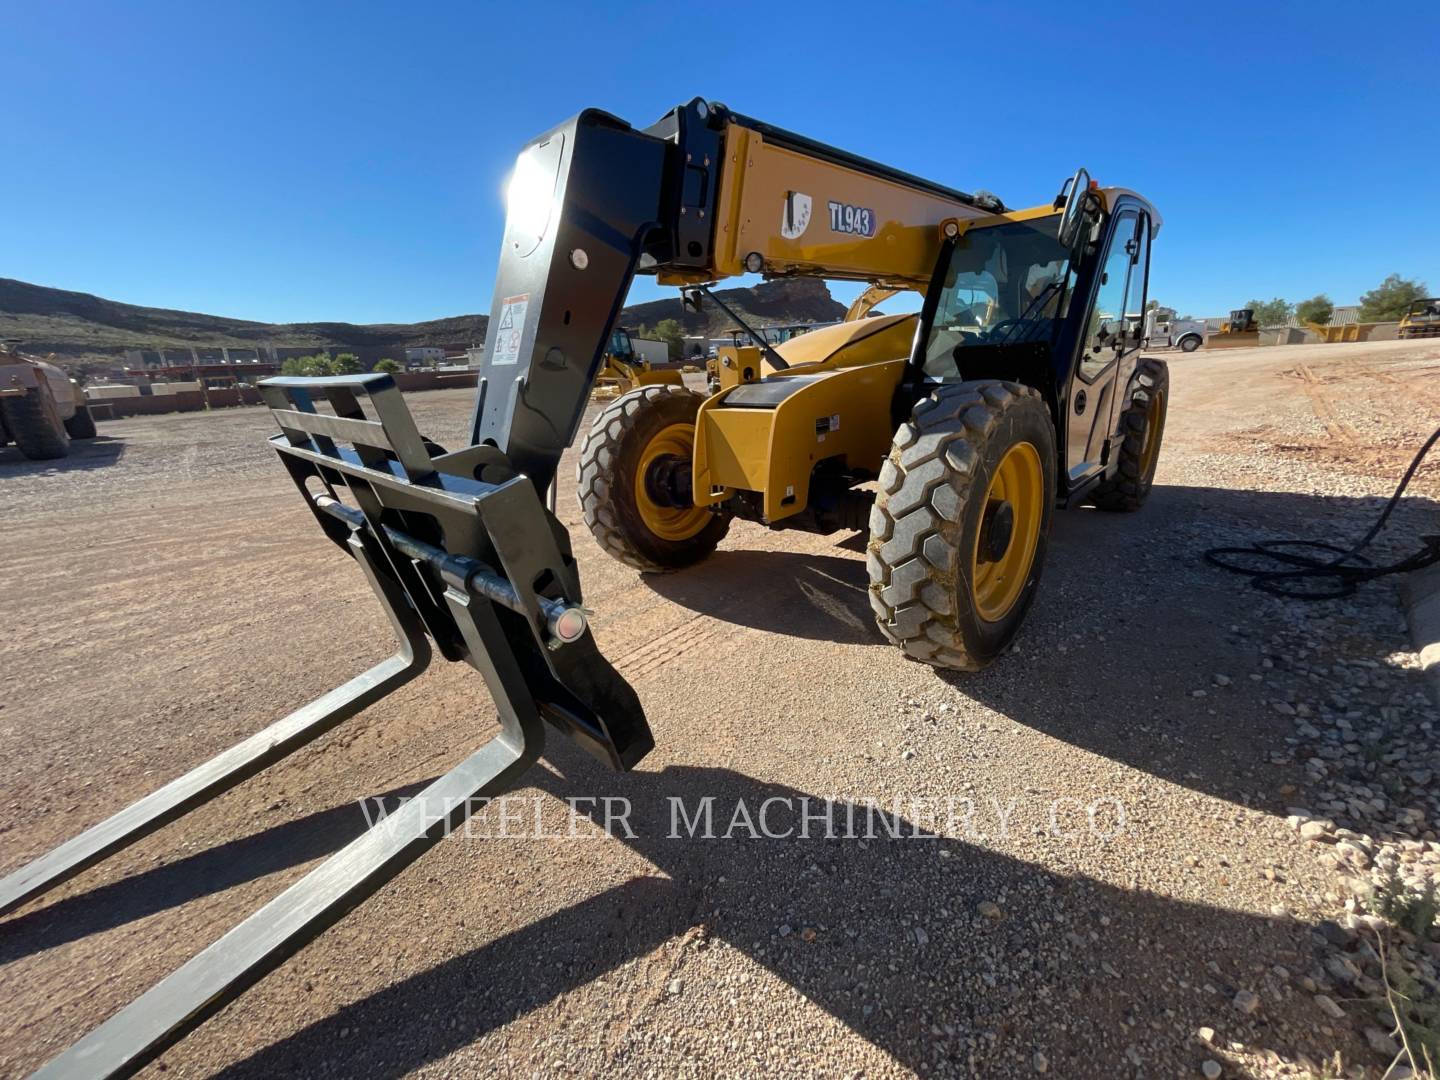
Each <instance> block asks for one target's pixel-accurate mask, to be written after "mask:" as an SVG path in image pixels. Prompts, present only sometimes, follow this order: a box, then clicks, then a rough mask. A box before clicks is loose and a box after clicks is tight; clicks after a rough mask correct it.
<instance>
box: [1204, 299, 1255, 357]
mask: <svg viewBox="0 0 1440 1080" xmlns="http://www.w3.org/2000/svg"><path fill="white" fill-rule="evenodd" d="M1259 344H1260V326H1259V324H1257V323H1256V322H1255V312H1254V310H1253V309H1252V308H1239V309H1237V310H1235V311H1232V312H1230V318H1228V319H1226V320H1225V321H1224V322H1223V323H1221V324H1220V330H1219V332H1218V333H1215V334H1211V335H1210V336H1209V337H1207V338H1206V339H1205V347H1206V348H1207V349H1249V348H1253V347H1254V346H1256V345H1259Z"/></svg>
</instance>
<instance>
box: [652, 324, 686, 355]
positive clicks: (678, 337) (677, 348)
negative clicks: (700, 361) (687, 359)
mask: <svg viewBox="0 0 1440 1080" xmlns="http://www.w3.org/2000/svg"><path fill="white" fill-rule="evenodd" d="M655 336H656V337H657V338H659V339H660V340H661V341H663V342H665V346H666V348H667V349H669V351H670V359H671V360H679V359H680V357H682V356H684V355H685V331H684V330H683V329H682V328H681V326H680V323H679V321H678V320H675V319H661V320H660V321H659V322H658V323H656V324H655Z"/></svg>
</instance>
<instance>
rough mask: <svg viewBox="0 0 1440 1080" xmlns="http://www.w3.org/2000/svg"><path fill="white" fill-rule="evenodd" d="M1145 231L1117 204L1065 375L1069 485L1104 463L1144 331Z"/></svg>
mask: <svg viewBox="0 0 1440 1080" xmlns="http://www.w3.org/2000/svg"><path fill="white" fill-rule="evenodd" d="M1148 233H1149V230H1148V228H1147V227H1146V222H1145V215H1144V214H1142V213H1140V211H1138V210H1136V209H1133V208H1130V209H1121V210H1120V211H1119V212H1118V213H1117V214H1116V215H1115V216H1114V217H1113V218H1112V219H1111V222H1110V235H1109V239H1108V241H1107V246H1106V248H1105V255H1104V258H1103V261H1102V262H1101V265H1100V271H1099V280H1098V282H1097V284H1096V287H1095V290H1094V300H1093V302H1092V303H1091V305H1090V310H1089V312H1088V313H1087V315H1086V319H1085V322H1084V324H1083V329H1082V331H1081V335H1080V342H1079V345H1078V348H1079V356H1078V357H1077V358H1076V362H1075V367H1074V375H1073V376H1072V379H1071V387H1070V399H1069V410H1068V411H1069V416H1068V419H1067V422H1066V423H1067V428H1068V431H1067V435H1068V437H1067V439H1066V440H1065V457H1066V462H1065V467H1066V470H1067V471H1068V472H1069V476H1070V487H1071V489H1072V490H1073V489H1074V487H1075V485H1077V484H1080V483H1083V482H1085V481H1086V480H1088V479H1090V478H1092V477H1093V476H1095V475H1096V474H1098V473H1099V472H1100V471H1101V470H1102V469H1103V468H1104V467H1105V464H1106V460H1107V442H1108V440H1109V438H1110V435H1111V433H1112V432H1113V431H1114V426H1115V424H1116V423H1118V420H1119V408H1120V406H1119V405H1117V401H1118V399H1119V397H1120V395H1121V394H1123V392H1124V390H1125V388H1126V387H1127V386H1128V385H1129V382H1130V375H1131V373H1133V371H1134V370H1135V362H1136V359H1137V357H1138V355H1139V348H1140V342H1141V340H1142V338H1143V337H1144V333H1145V277H1146V270H1147V267H1148V262H1149V253H1150V246H1149V242H1148Z"/></svg>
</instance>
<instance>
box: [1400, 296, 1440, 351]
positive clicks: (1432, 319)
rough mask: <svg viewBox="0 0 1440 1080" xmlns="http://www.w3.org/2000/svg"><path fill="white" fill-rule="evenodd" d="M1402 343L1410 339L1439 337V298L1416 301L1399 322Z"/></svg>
mask: <svg viewBox="0 0 1440 1080" xmlns="http://www.w3.org/2000/svg"><path fill="white" fill-rule="evenodd" d="M1398 333H1399V336H1400V338H1401V340H1402V341H1404V340H1409V339H1410V338H1426V337H1440V296H1431V297H1428V298H1427V299H1424V300H1416V301H1415V302H1414V303H1413V304H1411V305H1410V308H1409V310H1407V311H1406V312H1405V315H1404V317H1403V318H1401V320H1400V329H1399V331H1398Z"/></svg>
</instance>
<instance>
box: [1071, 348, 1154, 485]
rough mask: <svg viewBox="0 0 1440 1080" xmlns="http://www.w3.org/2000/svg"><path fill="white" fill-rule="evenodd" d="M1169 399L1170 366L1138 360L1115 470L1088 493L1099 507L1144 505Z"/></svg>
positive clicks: (1121, 420) (1124, 413) (1121, 426)
mask: <svg viewBox="0 0 1440 1080" xmlns="http://www.w3.org/2000/svg"><path fill="white" fill-rule="evenodd" d="M1169 401H1170V368H1169V366H1168V365H1167V364H1166V363H1165V361H1164V360H1151V359H1145V360H1141V361H1140V363H1139V364H1138V365H1137V366H1136V368H1135V376H1134V378H1133V380H1132V381H1131V383H1130V401H1129V403H1128V404H1127V405H1126V406H1125V411H1124V412H1122V413H1121V414H1120V428H1119V431H1120V434H1121V440H1120V450H1119V452H1118V453H1117V454H1116V469H1115V473H1114V475H1113V476H1109V477H1107V478H1106V479H1104V480H1102V481H1101V482H1100V483H1099V484H1098V485H1097V486H1096V488H1095V493H1094V494H1093V495H1092V496H1091V497H1090V502H1092V503H1094V505H1095V506H1097V507H1098V508H1099V509H1101V510H1111V511H1121V512H1126V511H1131V510H1139V509H1140V507H1142V506H1144V505H1145V499H1146V497H1147V496H1148V495H1149V494H1150V485H1151V484H1153V483H1154V482H1155V466H1156V465H1157V464H1158V463H1159V461H1160V442H1161V440H1162V439H1163V438H1164V436H1165V411H1166V408H1167V407H1168V404H1169Z"/></svg>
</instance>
